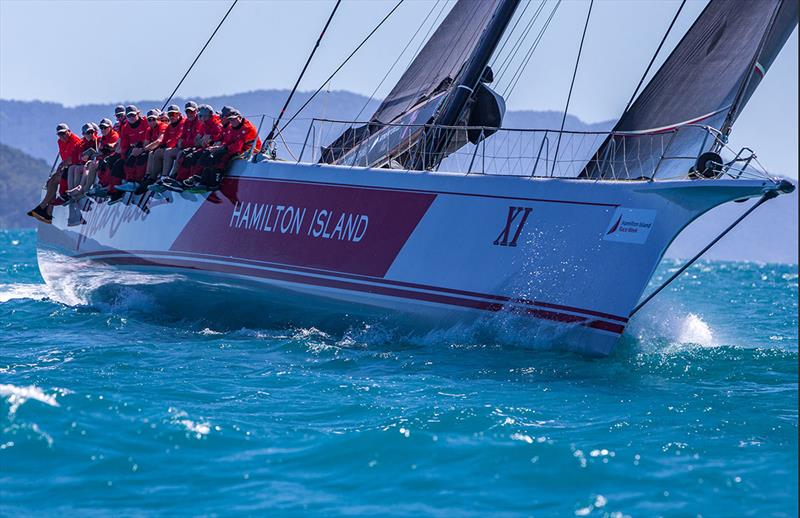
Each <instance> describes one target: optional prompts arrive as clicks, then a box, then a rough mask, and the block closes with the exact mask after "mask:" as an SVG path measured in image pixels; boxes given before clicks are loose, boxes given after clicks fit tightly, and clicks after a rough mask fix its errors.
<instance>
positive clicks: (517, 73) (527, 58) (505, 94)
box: [503, 0, 561, 100]
mask: <svg viewBox="0 0 800 518" xmlns="http://www.w3.org/2000/svg"><path fill="white" fill-rule="evenodd" d="M559 6H561V0H558V1H557V2H556V4H555V5H554V6H553V9H552V10H551V11H550V14H549V15H548V17H547V20H545V22H544V24H543V25H542V28H541V29H540V30H539V33H538V34H537V35H536V38H535V39H534V40H533V42H532V43H531V46H530V48H529V49H528V51H527V53H526V54H525V58H524V59H523V61H522V64H521V65H520V66H519V67H518V68H517V70H516V71H515V72H514V75H513V76H512V78H511V81H510V82H509V83H508V85H506V90H504V91H503V97H504V98H505V99H506V100H508V98H509V97H511V94H512V93H513V92H514V88H516V87H517V83H518V82H519V80H520V79H521V78H522V73H523V71H524V70H525V69H526V68H527V66H528V63H530V61H531V58H532V57H533V54H534V53H535V52H536V49H537V48H538V47H539V43H540V42H541V41H542V38H543V37H544V34H545V32H547V29H548V27H550V22H552V21H553V17H554V16H555V14H556V11H558V8H559Z"/></svg>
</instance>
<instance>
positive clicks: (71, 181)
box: [67, 122, 100, 199]
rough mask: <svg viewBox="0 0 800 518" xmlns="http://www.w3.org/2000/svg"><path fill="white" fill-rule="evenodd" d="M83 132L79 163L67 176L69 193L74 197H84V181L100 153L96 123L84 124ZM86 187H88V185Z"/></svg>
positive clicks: (72, 167) (70, 169)
mask: <svg viewBox="0 0 800 518" xmlns="http://www.w3.org/2000/svg"><path fill="white" fill-rule="evenodd" d="M81 133H82V134H83V138H82V139H81V143H80V149H79V155H78V156H79V159H78V164H76V165H73V166H70V168H69V174H68V178H67V187H68V188H69V190H68V191H67V195H69V196H70V197H71V198H73V199H78V198H81V197H83V195H84V193H85V188H84V181H85V179H86V177H87V176H88V170H89V168H90V167H93V166H94V164H96V159H97V157H99V155H100V140H99V139H98V137H97V133H98V131H97V130H96V129H95V126H94V124H92V123H91V122H87V123H86V124H84V125H83V127H82V128H81ZM90 185H91V184H90ZM86 187H87V188H88V186H86Z"/></svg>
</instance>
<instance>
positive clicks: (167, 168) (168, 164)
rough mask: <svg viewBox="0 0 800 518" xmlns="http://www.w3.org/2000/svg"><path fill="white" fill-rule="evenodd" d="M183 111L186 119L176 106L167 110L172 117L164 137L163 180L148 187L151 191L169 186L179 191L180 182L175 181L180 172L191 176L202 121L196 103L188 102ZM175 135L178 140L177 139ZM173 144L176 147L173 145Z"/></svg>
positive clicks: (160, 179)
mask: <svg viewBox="0 0 800 518" xmlns="http://www.w3.org/2000/svg"><path fill="white" fill-rule="evenodd" d="M183 109H184V111H185V112H186V116H185V117H182V116H181V114H180V109H179V108H178V107H177V106H176V105H174V104H173V105H172V106H170V107H169V109H168V110H167V112H168V113H169V116H170V126H169V127H168V128H167V131H166V132H165V137H164V138H165V144H166V145H167V150H166V151H165V152H164V166H163V168H162V170H161V178H159V179H158V181H156V182H155V183H154V184H152V185H150V186H149V187H148V189H150V190H151V191H154V192H161V191H163V190H165V189H167V188H168V186H172V190H179V189H178V187H179V185H178V184H179V183H180V182H178V180H176V179H175V178H176V176H178V174H179V171H181V170H185V171H186V172H185V173H184V174H185V175H186V176H188V175H189V167H188V163H189V161H190V160H192V156H191V155H192V153H193V152H194V151H195V150H196V149H199V145H198V142H199V133H200V128H201V126H202V121H200V118H199V117H198V116H197V103H196V102H194V101H187V102H186V104H185V105H184V108H183ZM173 133H174V134H173ZM175 134H176V135H177V139H175ZM173 142H174V145H172V144H173ZM187 157H188V158H187ZM184 163H186V164H187V167H183V165H184Z"/></svg>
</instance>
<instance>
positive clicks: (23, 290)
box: [0, 284, 51, 303]
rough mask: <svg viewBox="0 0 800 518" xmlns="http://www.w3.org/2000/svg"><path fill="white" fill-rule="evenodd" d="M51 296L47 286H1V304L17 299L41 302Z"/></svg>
mask: <svg viewBox="0 0 800 518" xmlns="http://www.w3.org/2000/svg"><path fill="white" fill-rule="evenodd" d="M50 295H51V294H50V289H49V288H48V287H47V285H46V284H0V303H3V302H8V301H9V300H15V299H31V300H41V299H44V298H48V297H50Z"/></svg>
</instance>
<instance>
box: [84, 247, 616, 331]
mask: <svg viewBox="0 0 800 518" xmlns="http://www.w3.org/2000/svg"><path fill="white" fill-rule="evenodd" d="M94 260H97V261H100V262H104V263H107V264H113V265H139V266H157V267H168V268H185V269H190V270H199V271H212V272H220V273H228V274H234V275H244V276H248V277H259V278H265V279H272V280H279V281H286V282H293V283H299V284H305V285H310V286H320V287H326V288H335V289H341V290H347V291H360V292H365V293H373V294H376V295H385V296H389V297H397V298H404V299H411V300H420V301H425V302H432V303H436V304H444V305H449V306H456V307H464V308H470V309H478V310H482V311H489V312H498V311H501V310H502V309H504V308H505V309H509V310H510V311H511V312H521V313H523V314H527V315H530V316H532V317H535V318H539V319H543V320H549V321H554V322H561V323H571V324H579V325H582V326H586V327H590V328H592V329H598V330H602V331H608V332H611V333H615V334H621V333H622V332H623V331H624V330H625V326H623V325H621V324H615V323H613V322H604V321H598V320H590V319H589V318H587V317H582V316H579V315H570V314H565V313H558V312H555V311H547V310H542V309H534V308H517V307H514V306H512V307H508V308H507V307H506V305H505V304H502V303H499V302H489V301H481V300H472V299H465V298H462V297H456V296H451V295H440V294H436V293H425V292H418V291H409V290H404V289H400V288H392V287H387V286H376V285H368V284H359V283H354V282H348V281H344V280H337V279H324V278H319V277H311V276H308V275H303V274H300V273H292V272H275V271H269V270H263V269H259V268H252V267H247V266H238V265H232V264H218V263H215V264H213V265H211V264H209V263H206V262H201V261H196V260H193V259H192V258H188V257H187V258H179V257H174V258H170V259H160V258H159V259H157V260H156V259H146V258H143V257H138V256H133V255H128V256H122V257H113V256H112V257H95V258H94Z"/></svg>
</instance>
